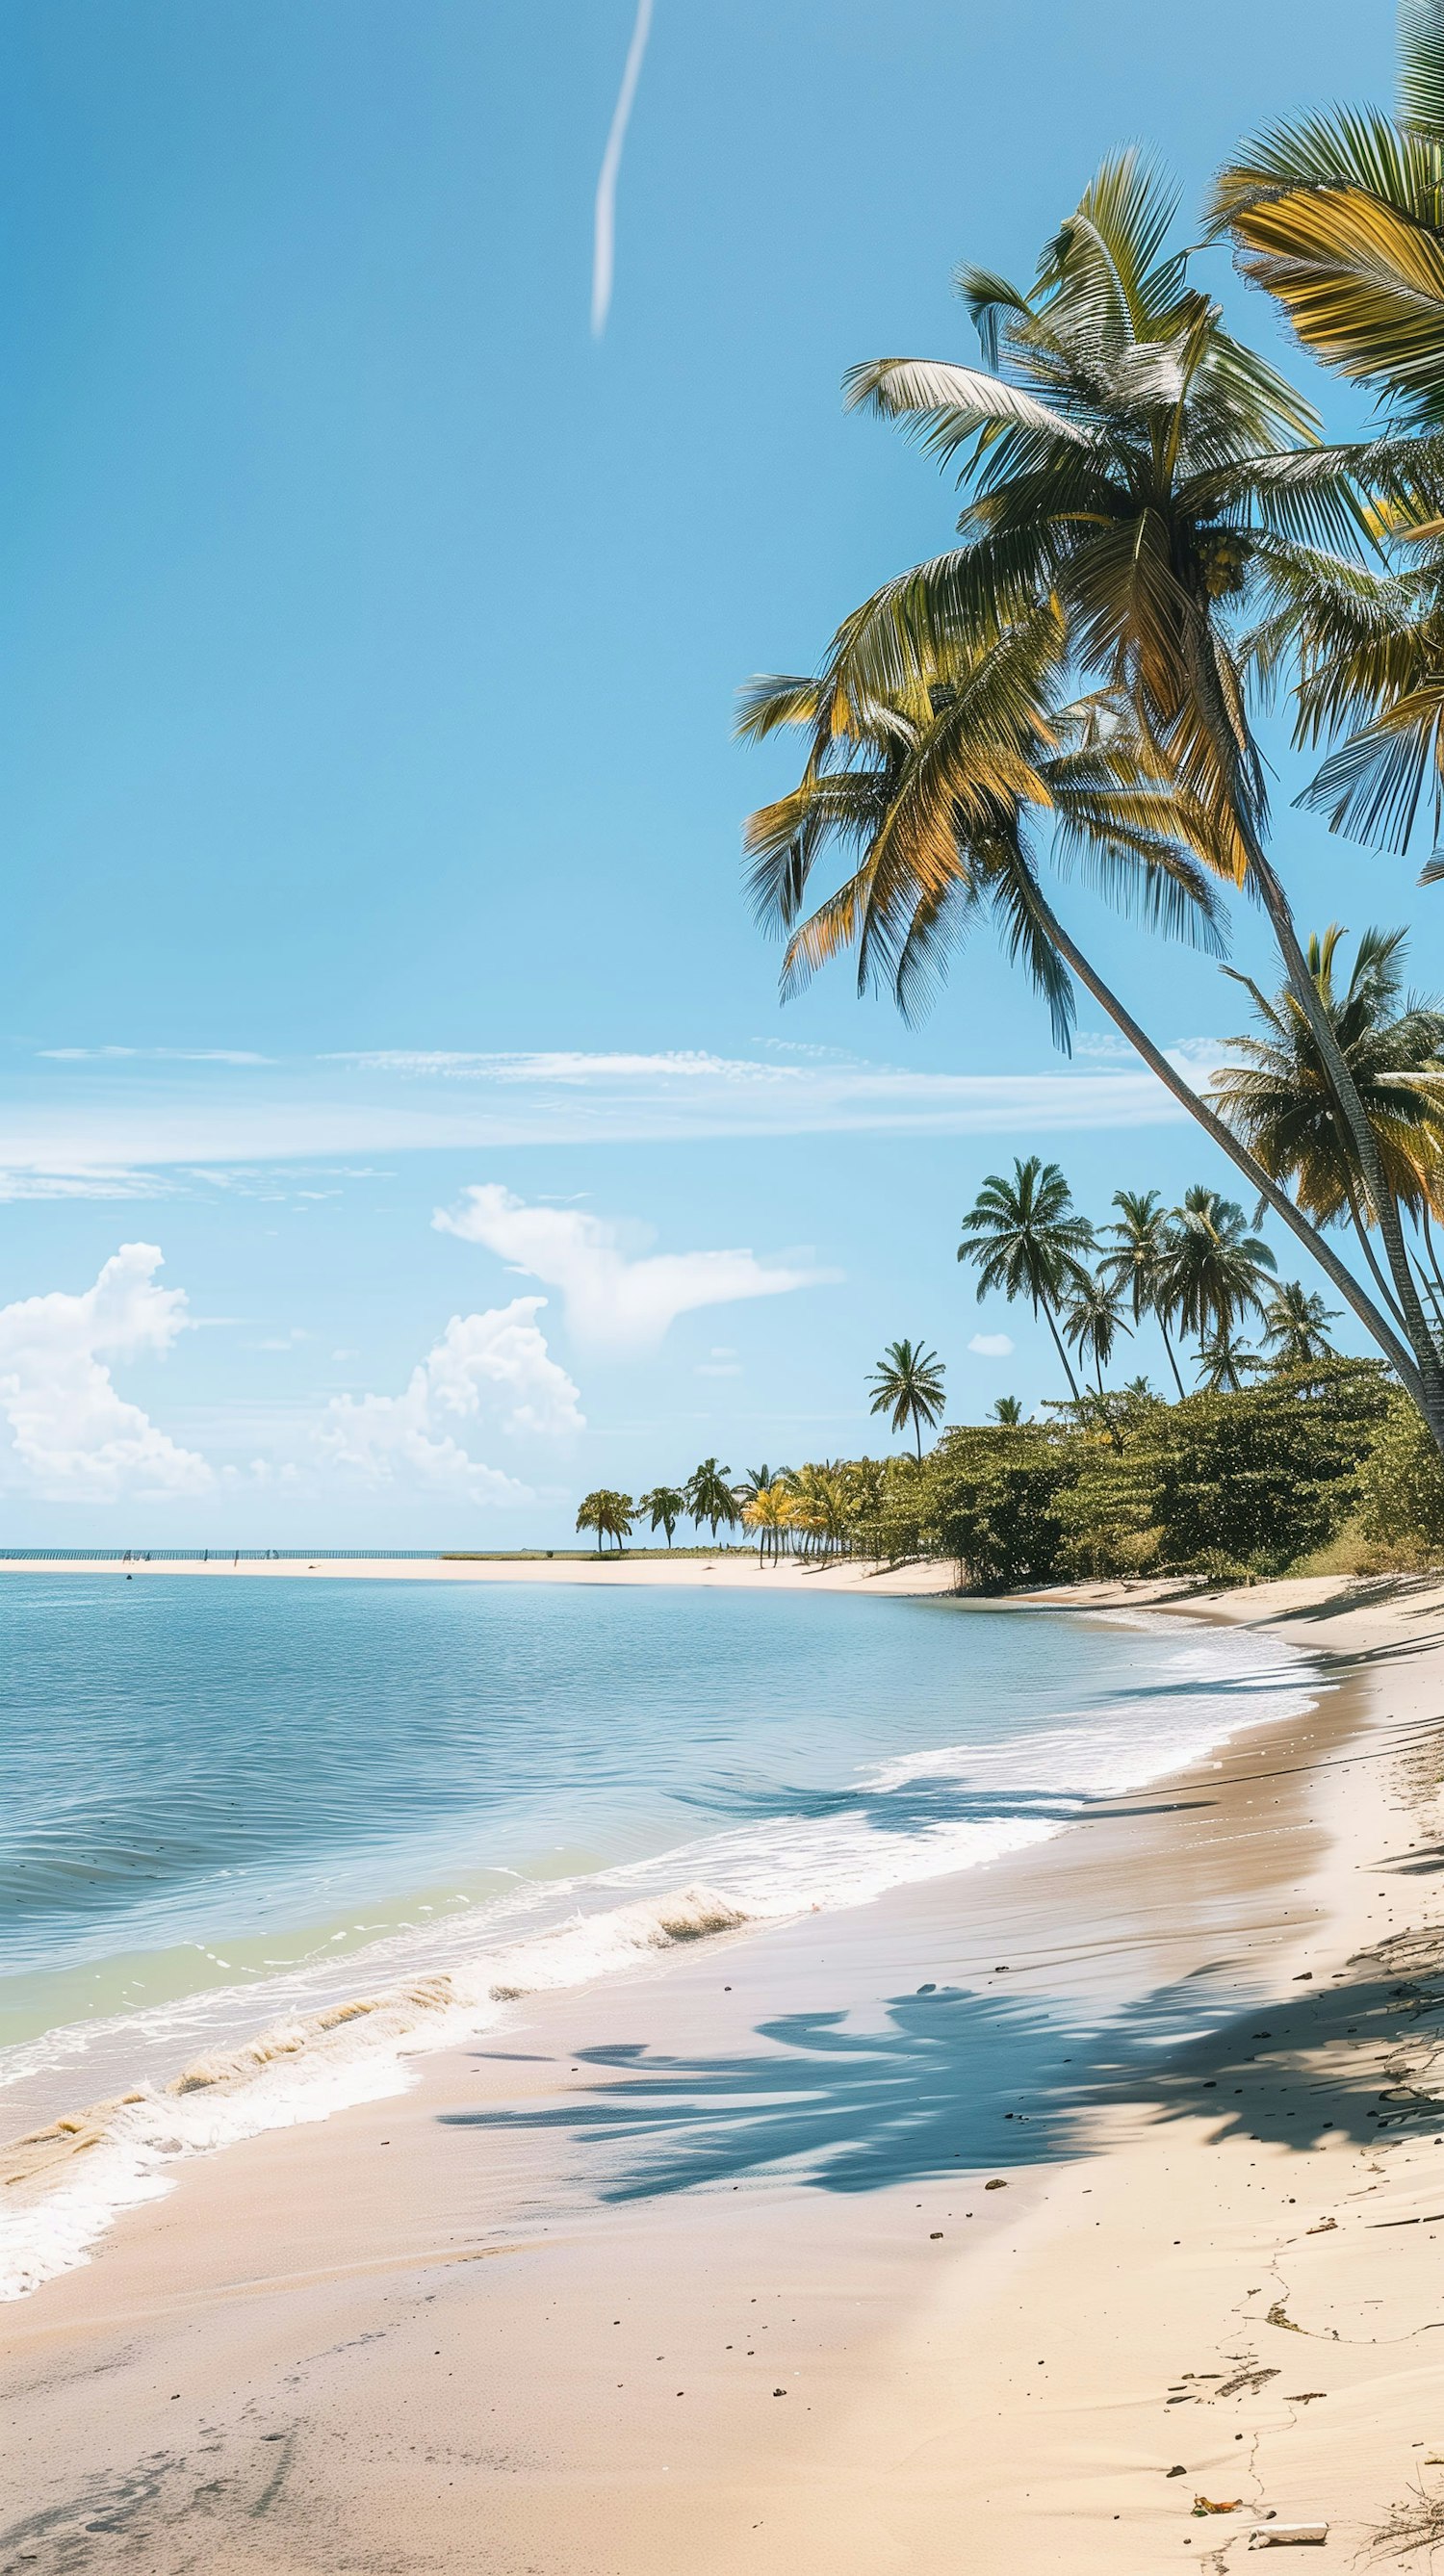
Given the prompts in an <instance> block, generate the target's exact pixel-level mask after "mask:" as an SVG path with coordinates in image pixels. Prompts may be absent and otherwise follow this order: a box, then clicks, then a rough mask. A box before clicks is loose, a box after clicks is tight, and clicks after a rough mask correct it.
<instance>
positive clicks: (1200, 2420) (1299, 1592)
mask: <svg viewBox="0 0 1444 2576" xmlns="http://www.w3.org/2000/svg"><path fill="white" fill-rule="evenodd" d="M724 1561H725V1560H724ZM1346 1593H1347V1594H1348V1597H1347V1598H1342V1599H1341V1598H1340V1597H1339V1596H1337V1595H1335V1594H1332V1593H1331V1588H1330V1587H1328V1586H1324V1585H1318V1584H1315V1585H1312V1586H1307V1585H1298V1586H1287V1587H1284V1586H1273V1587H1259V1588H1258V1589H1257V1590H1256V1591H1254V1592H1252V1593H1249V1594H1244V1595H1236V1596H1233V1597H1232V1598H1231V1599H1230V1600H1229V1601H1227V1602H1223V1603H1213V1604H1211V1605H1209V1609H1210V1612H1211V1614H1212V1615H1229V1616H1234V1617H1239V1618H1242V1619H1245V1620H1253V1619H1259V1620H1268V1621H1278V1622H1279V1623H1280V1627H1279V1633H1280V1634H1282V1635H1284V1636H1287V1637H1291V1638H1293V1639H1294V1640H1295V1641H1296V1642H1297V1643H1299V1644H1300V1645H1304V1646H1308V1647H1310V1648H1312V1649H1314V1650H1317V1651H1322V1652H1323V1653H1325V1654H1328V1655H1329V1656H1330V1657H1331V1658H1332V1659H1333V1677H1334V1681H1335V1684H1336V1686H1335V1687H1333V1688H1331V1689H1330V1691H1329V1692H1328V1693H1327V1694H1326V1695H1325V1696H1324V1697H1323V1698H1321V1700H1320V1703H1319V1705H1318V1707H1317V1709H1316V1711H1315V1712H1314V1714H1313V1715H1311V1716H1310V1717H1308V1718H1307V1719H1304V1720H1302V1721H1298V1720H1296V1721H1294V1722H1292V1723H1291V1724H1288V1725H1278V1724H1271V1725H1266V1726H1264V1727H1259V1728H1254V1729H1251V1730H1250V1731H1249V1732H1248V1733H1247V1734H1244V1735H1241V1736H1238V1737H1236V1738H1235V1739H1234V1741H1233V1743H1232V1744H1231V1745H1230V1746H1229V1747H1227V1748H1226V1749H1225V1750H1224V1752H1223V1753H1222V1755H1221V1757H1219V1759H1218V1761H1217V1763H1216V1764H1215V1763H1212V1762H1211V1763H1209V1764H1205V1765H1203V1766H1201V1767H1200V1768H1199V1769H1198V1770H1197V1771H1196V1772H1195V1773H1193V1774H1190V1775H1185V1776H1184V1777H1182V1778H1180V1779H1179V1780H1176V1781H1173V1782H1169V1783H1165V1784H1155V1785H1154V1787H1153V1788H1152V1789H1151V1790H1149V1791H1148V1792H1146V1793H1143V1794H1142V1795H1140V1796H1139V1797H1137V1798H1134V1799H1130V1800H1124V1801H1119V1802H1117V1804H1116V1806H1115V1808H1114V1810H1113V1811H1111V1812H1109V1813H1106V1814H1095V1816H1094V1817H1093V1819H1092V1820H1090V1821H1089V1822H1088V1823H1086V1824H1084V1825H1081V1826H1079V1827H1078V1828H1077V1829H1076V1830H1074V1831H1071V1832H1069V1833H1068V1834H1066V1835H1064V1836H1062V1837H1060V1838H1059V1839H1058V1840H1056V1841H1054V1842H1052V1843H1049V1844H1046V1845H1043V1846H1041V1847H1039V1848H1038V1849H1036V1850H1035V1851H1033V1852H1031V1853H1028V1854H1024V1855H1020V1856H1015V1857H1013V1858H1012V1859H1010V1860H1006V1861H1003V1862H1000V1863H998V1864H995V1865H994V1866H992V1867H989V1868H983V1869H978V1870H973V1871H970V1872H968V1873H966V1874H965V1875H964V1876H962V1877H960V1878H956V1879H952V1880H946V1881H941V1882H934V1883H932V1884H930V1885H927V1886H924V1887H919V1888H912V1889H906V1890H898V1891H895V1892H894V1893H893V1894H892V1895H891V1896H890V1897H888V1898H886V1899H884V1900H882V1901H881V1902H879V1903H877V1904H875V1905H871V1906H866V1907H859V1908H857V1909H856V1910H855V1911H854V1912H852V1913H849V1914H841V1915H835V1916H831V1917H828V1918H826V1919H825V1920H821V1921H818V1922H815V1923H801V1924H795V1925H792V1926H789V1927H788V1928H787V1929H786V1930H783V1931H776V1932H769V1933H763V1934H752V1935H747V1936H743V1937H742V1938H739V1939H735V1940H734V1939H730V1938H723V1939H720V1940H713V1941H708V1942H704V1943H699V1944H698V1945H697V1947H696V1949H695V1950H689V1951H687V1952H685V1953H682V1954H678V1953H677V1952H675V1951H674V1952H672V1953H671V1954H669V1956H668V1958H667V1959H666V1961H665V1962H664V1963H662V1964H659V1966H658V1968H657V1970H656V1971H655V1972H653V1973H649V1974H646V1975H642V1976H638V1977H636V1978H634V1979H628V1980H627V1981H626V1983H625V1984H616V1985H612V1986H608V1987H605V1988H597V1989H594V1990H591V1991H581V1992H571V1993H566V1994H562V1995H559V1996H556V1997H554V1998H551V1999H548V2000H547V2001H545V2002H544V2003H538V2002H536V2001H530V2002H528V2003H527V2004H526V2005H525V2006H524V2007H518V2010H517V2014H516V2018H515V2022H514V2025H513V2026H512V2027H511V2028H510V2029H508V2030H506V2031H504V2032H502V2033H494V2034H491V2035H489V2037H488V2039H487V2041H486V2043H485V2045H484V2046H477V2047H475V2048H472V2049H468V2050H465V2051H459V2052H456V2053H455V2054H453V2055H449V2056H446V2057H440V2058H436V2059H433V2060H429V2061H425V2062H423V2063H422V2064H421V2066H420V2068H419V2070H418V2071H419V2081H418V2084H417V2086H416V2089H415V2090H414V2091H413V2092H411V2093H410V2094H408V2095H407V2096H406V2097H405V2098H404V2099H403V2100H399V2101H393V2102H390V2103H382V2104H379V2105H369V2106H366V2107H364V2108H361V2109H357V2110H354V2111H350V2112H346V2113H343V2114H340V2115H338V2116H336V2117H335V2118H333V2119H332V2120H331V2121H329V2122H328V2123H326V2124H325V2125H324V2126H322V2127H317V2128H309V2129H298V2130H293V2131H289V2132H284V2133H278V2134H273V2135H270V2136H268V2137H264V2138H261V2139H258V2140H256V2141H255V2142H253V2143H252V2144H250V2145H247V2146H241V2147H236V2148H233V2149H231V2150H230V2151H228V2152H227V2153H226V2154H224V2155H221V2156H218V2157H214V2158H211V2159H208V2160H203V2161H200V2162H197V2163H194V2164H192V2165H190V2166H187V2167H186V2168H185V2169H184V2170H183V2171H182V2172H181V2173H180V2175H179V2179H178V2183H177V2188H176V2189H175V2190H174V2191H173V2192H172V2193H171V2194H170V2196H169V2197H168V2198H166V2199H165V2200H163V2201H160V2202H158V2203H155V2204H152V2205H151V2206H149V2207H147V2208H144V2209H140V2210H136V2211H133V2212H132V2213H131V2214H130V2215H129V2216H127V2217H126V2218H124V2219H122V2220H121V2221H120V2223H119V2224H118V2225H117V2227H116V2228H115V2230H114V2231H113V2233H112V2234H111V2236H110V2237H109V2238H108V2239H107V2240H106V2241H105V2243H104V2244H103V2246H102V2247H101V2248H100V2250H99V2252H98V2254H97V2256H96V2259H95V2260H94V2261H92V2262H91V2263H90V2264H88V2265H87V2266H86V2267H84V2268H83V2269H81V2270H78V2271H76V2272H73V2273H71V2274H69V2275H67V2276H65V2277H64V2278H62V2279H60V2280H57V2281H54V2282H51V2283H50V2284H48V2285H47V2286H46V2287H45V2288H44V2289H42V2290H41V2291H40V2292H39V2293H38V2294H37V2295H36V2296H35V2297H33V2298H32V2299H30V2300H28V2301H26V2302H25V2303H23V2304H22V2305H18V2306H15V2307H12V2308H11V2309H9V2310H8V2311H7V2312H6V2316H5V2323H6V2328H7V2334H6V2352H5V2358H4V2363H3V2369H0V2405H3V2408H4V2414H5V2419H6V2421H7V2423H8V2425H9V2427H10V2431H9V2434H8V2436H7V2443H8V2445H9V2447H10V2448H11V2450H12V2452H13V2457H14V2462H15V2474H14V2475H13V2476H12V2479H11V2481H10V2488H11V2493H12V2495H13V2496H15V2497H16V2499H17V2501H16V2504H15V2506H14V2509H13V2511H12V2513H11V2516H10V2522H9V2528H8V2530H7V2531H6V2532H5V2533H4V2535H3V2539H0V2567H3V2568H5V2569H9V2568H11V2567H15V2568H19V2567H21V2566H24V2567H29V2568H38V2569H40V2570H42V2571H46V2576H48V2571H51V2570H60V2569H71V2568H78V2569H88V2568H96V2569H100V2568H112V2567H113V2568H122V2567H125V2568H131V2567H133V2568H136V2569H140V2568H144V2569H147V2570H154V2571H156V2576H179V2571H181V2570H186V2569H191V2568H196V2569H200V2568H205V2569H208V2570H228V2569H232V2568H234V2569H248V2570H249V2569H261V2568H266V2569H269V2570H276V2571H286V2576H291V2571H294V2576H301V2571H313V2570H314V2571H321V2570H328V2571H330V2570H340V2569H343V2568H344V2569H348V2570H350V2569H360V2568H367V2569H371V2568H375V2569H387V2570H391V2569H395V2570H407V2571H411V2570H417V2571H420V2570H430V2569H443V2568H444V2569H467V2570H472V2569H476V2570H497V2571H507V2576H511V2572H512V2571H516V2576H520V2571H522V2570H532V2569H540V2570H545V2571H547V2576H601V2572H602V2571H616V2576H675V2571H676V2570H678V2569H682V2568H685V2569H687V2570H688V2571H689V2576H714V2571H715V2576H723V2571H724V2570H725V2571H727V2576H746V2571H753V2570H755V2571H757V2576H824V2571H826V2576H863V2571H867V2576H877V2571H887V2570H890V2569H894V2568H896V2569H898V2570H901V2569H903V2568H905V2567H906V2568H908V2569H910V2570H919V2571H922V2576H932V2571H934V2570H937V2571H938V2576H941V2571H942V2570H944V2569H947V2570H949V2571H952V2570H954V2569H955V2568H956V2567H957V2566H958V2565H959V2564H962V2565H965V2566H970V2567H972V2566H976V2567H978V2568H979V2569H983V2570H988V2571H991V2570H992V2569H994V2568H997V2569H999V2570H1002V2569H1008V2570H1010V2571H1012V2570H1020V2571H1023V2576H1029V2571H1032V2570H1034V2569H1037V2570H1040V2571H1041V2570H1042V2569H1044V2568H1045V2567H1046V2568H1049V2569H1052V2568H1055V2567H1057V2566H1058V2565H1060V2564H1064V2565H1066V2566H1068V2568H1069V2569H1070V2571H1071V2570H1075V2569H1076V2570H1079V2571H1083V2576H1087V2571H1089V2570H1091V2569H1093V2568H1094V2567H1097V2568H1099V2569H1102V2568H1104V2567H1105V2566H1106V2567H1108V2568H1110V2569H1123V2570H1127V2571H1134V2570H1136V2571H1139V2576H1142V2571H1144V2570H1151V2569H1154V2568H1156V2567H1157V2566H1158V2565H1160V2564H1161V2563H1164V2562H1165V2561H1171V2562H1173V2563H1182V2564H1185V2565H1187V2564H1200V2563H1202V2564H1209V2563H1222V2564H1225V2565H1226V2564H1228V2562H1229V2560H1231V2559H1232V2558H1234V2557H1236V2556H1238V2555H1239V2554H1241V2552H1242V2550H1243V2548H1244V2545H1245V2532H1246V2529H1247V2527H1248V2526H1249V2525H1251V2524H1252V2523H1253V2522H1254V2521H1255V2520H1256V2519H1257V2518H1258V2517H1259V2516H1261V2515H1263V2514H1266V2513H1268V2512H1270V2511H1272V2512H1274V2513H1276V2514H1278V2515H1279V2516H1280V2518H1294V2517H1297V2518H1299V2519H1306V2518H1312V2517H1313V2515H1315V2514H1316V2513H1317V2514H1320V2515H1323V2516H1324V2517H1326V2518H1327V2519H1328V2520H1329V2521H1330V2522H1331V2524H1332V2531H1331V2538H1330V2543H1329V2545H1330V2546H1331V2547H1332V2548H1334V2549H1335V2551H1336V2552H1337V2551H1340V2550H1344V2551H1345V2552H1352V2551H1353V2550H1355V2549H1356V2548H1357V2547H1358V2546H1359V2544H1360V2542H1361V2540H1362V2539H1363V2538H1364V2537H1365V2535H1366V2533H1367V2531H1368V2530H1369V2529H1370V2528H1371V2527H1373V2526H1374V2525H1376V2524H1377V2523H1378V2522H1379V2521H1380V2520H1382V2519H1383V2517H1384V2516H1386V2515H1387V2513H1388V2512H1389V2510H1390V2507H1391V2505H1392V2504H1393V2503H1394V2502H1395V2500H1396V2499H1401V2498H1405V2497H1407V2496H1408V2494H1409V2490H1410V2482H1411V2480H1412V2481H1415V2482H1417V2483H1418V2484H1419V2485H1420V2487H1421V2488H1422V2489H1423V2490H1424V2491H1425V2492H1426V2493H1427V2492H1432V2491H1434V2490H1438V2491H1439V2492H1440V2493H1441V2495H1444V2487H1441V2484H1440V2481H1441V2476H1444V2471H1440V2470H1431V2469H1430V2468H1429V2467H1427V2466H1426V2465H1425V2463H1426V2460H1427V2456H1428V2454H1429V2453H1430V2452H1431V2451H1433V2450H1434V2449H1435V2448H1436V2446H1437V2447H1438V2448H1439V2449H1440V2451H1441V2453H1444V2439H1441V2437H1444V2344H1441V2339H1440V2337H1439V2335H1438V2334H1437V2333H1436V2332H1435V2331H1434V2329H1435V2328H1436V2327H1437V2326H1439V2325H1441V2324H1444V2287H1438V2288H1436V2284H1437V2283H1438V2278H1439V2276H1438V2266H1437V2261H1436V2256H1437V2253H1438V2250H1439V2239H1440V2235H1441V2232H1444V2104H1441V2105H1438V2106H1436V2105H1435V2102H1434V2099H1433V2093H1432V2087H1431V2083H1430V2078H1429V2073H1428V2067H1427V2062H1426V2061H1427V2059H1428V2056H1429V2054H1430V2052H1431V2048H1432V2039H1431V2033H1432V2032H1433V2030H1434V2029H1435V2028H1436V2027H1437V2026H1438V2025H1437V2022H1436V2021H1434V2020H1431V2018H1430V2013H1431V2010H1432V2004H1431V2001H1430V1998H1431V1996H1432V1993H1433V1991H1434V1988H1433V1985H1432V1984H1431V1979H1432V1978H1433V1976H1434V1974H1435V1969H1436V1964H1437V1970H1438V1978H1439V1992H1440V1996H1441V2002H1444V1937H1441V1936H1438V1935H1436V1934H1435V1933H1434V1932H1432V1931H1430V1930H1428V1929H1427V1925H1428V1923H1429V1922H1432V1921H1434V1920H1436V1919H1437V1916H1438V1899H1437V1896H1436V1895H1435V1893H1434V1891H1435V1889H1436V1887H1437V1883H1438V1882H1437V1878H1436V1875H1435V1873H1436V1869H1437V1865H1438V1856H1439V1846H1438V1843H1437V1838H1436V1833H1437V1829H1436V1824H1435V1821H1434V1817H1433V1812H1432V1802H1433V1799H1434V1797H1435V1795H1436V1791H1437V1785H1438V1774H1439V1770H1440V1757H1439V1754H1438V1751H1437V1744H1438V1737H1437V1720H1438V1715H1439V1711H1440V1707H1441V1705H1444V1687H1441V1686H1444V1661H1441V1658H1444V1596H1441V1595H1440V1594H1439V1593H1438V1592H1434V1591H1430V1590H1427V1589H1425V1588H1423V1587H1417V1586H1414V1587H1411V1586H1398V1587H1387V1586H1381V1587H1373V1588H1372V1593H1371V1589H1370V1587H1347V1588H1346ZM1107 1597H1109V1598H1116V1595H1109V1596H1107ZM1077 1600H1078V1596H1077V1595H1073V1596H1070V1604H1076V1602H1077ZM1020 1615H1028V1614H1027V1613H1021V1614H1020ZM1421 1926H1422V1927H1426V1928H1424V1929H1422V1930H1419V1931H1417V1932H1416V1929H1415V1927H1421ZM1391 1944H1392V1945H1393V1946H1392V1948H1391V1946H1390V1945H1391ZM1381 1945H1382V1946H1381ZM1100 2028H1101V2035H1100ZM1190 2032H1194V2033H1196V2034H1197V2035H1196V2036H1193V2037H1190V2036H1188V2034H1189V2033H1190ZM1436 2120H1437V2121H1438V2124H1439V2131H1440V2133H1441V2134H1440V2136H1439V2140H1438V2143H1435V2139H1436V2131H1435V2126H1434V2123H1435V2122H1436ZM990 2182H993V2183H998V2184H1001V2185H1002V2186H1003V2187H1002V2188H1000V2189H995V2190H989V2189H988V2188H987V2185H988V2184H989V2183H990ZM1330 2218H1332V2219H1333V2220H1334V2222H1335V2223H1334V2225H1333V2226H1332V2227H1330V2226H1328V2225H1327V2224H1326V2221H1327V2220H1328V2219H1330ZM1315 2230H1316V2231H1317V2232H1313V2231H1315ZM1421 2255H1422V2256H1423V2257H1424V2259H1423V2260H1422V2261H1421ZM1436 2345H1439V2346H1440V2349H1439V2350H1438V2351H1437V2352H1436V2350H1435V2346H1436ZM1172 2470H1177V2471H1179V2472H1180V2474H1177V2475H1170V2474H1169V2472H1170V2471H1172ZM1196 2496H1206V2497H1208V2498H1209V2499H1211V2500H1212V2501H1213V2502H1215V2503H1232V2502H1234V2501H1237V2502H1238V2503H1239V2504H1240V2506H1241V2507H1242V2508H1244V2509H1243V2510H1240V2511H1239V2512H1237V2513H1229V2514H1222V2513H1221V2514H1216V2515H1198V2514H1195V2513H1194V2511H1193V2506H1194V2500H1195V2497H1196ZM1220 2548H1223V2549H1224V2551H1225V2556H1224V2557H1223V2559H1222V2561H1221V2562H1220V2561H1218V2560H1217V2553H1218V2551H1219V2550H1220ZM1400 2563H1402V2564H1404V2565H1405V2566H1408V2565H1410V2564H1411V2563H1413V2562H1411V2561H1410V2560H1409V2559H1408V2558H1407V2557H1406V2558H1405V2559H1403V2560H1402V2561H1401V2562H1400ZM1418 2563H1419V2564H1423V2563H1424V2562H1423V2561H1422V2560H1420V2561H1418Z"/></svg>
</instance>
